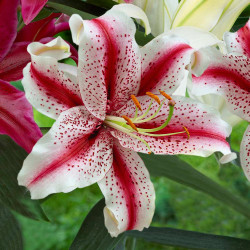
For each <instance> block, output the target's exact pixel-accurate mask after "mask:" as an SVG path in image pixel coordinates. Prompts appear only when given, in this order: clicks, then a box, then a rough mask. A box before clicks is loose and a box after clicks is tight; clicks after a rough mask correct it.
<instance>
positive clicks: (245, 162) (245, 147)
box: [240, 125, 250, 180]
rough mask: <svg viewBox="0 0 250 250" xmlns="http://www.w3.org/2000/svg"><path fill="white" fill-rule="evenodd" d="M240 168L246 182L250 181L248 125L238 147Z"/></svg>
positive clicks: (249, 131)
mask: <svg viewBox="0 0 250 250" xmlns="http://www.w3.org/2000/svg"><path fill="white" fill-rule="evenodd" d="M240 161H241V166H242V168H243V170H244V173H245V175H246V177H247V179H248V180H250V125H249V126H248V127H247V130H246V131H245V134H244V136H243V139H242V142H241V145H240Z"/></svg>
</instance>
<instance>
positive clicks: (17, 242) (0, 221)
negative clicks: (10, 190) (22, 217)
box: [0, 205, 23, 250]
mask: <svg viewBox="0 0 250 250" xmlns="http://www.w3.org/2000/svg"><path fill="white" fill-rule="evenodd" d="M0 249H2V250H13V249H16V250H21V249H23V239H22V232H21V229H20V226H19V224H18V222H17V220H16V219H15V217H14V216H13V215H12V213H11V212H10V210H9V209H8V208H6V207H5V206H3V205H0Z"/></svg>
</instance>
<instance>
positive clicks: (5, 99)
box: [0, 80, 42, 152]
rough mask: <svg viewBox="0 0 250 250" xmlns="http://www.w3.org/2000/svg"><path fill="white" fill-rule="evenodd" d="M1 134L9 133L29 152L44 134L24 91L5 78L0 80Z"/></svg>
mask: <svg viewBox="0 0 250 250" xmlns="http://www.w3.org/2000/svg"><path fill="white" fill-rule="evenodd" d="M0 134H7V135H9V136H10V137H11V138H12V139H13V140H14V141H15V142H16V143H18V144H19V145H20V146H21V147H23V148H24V149H25V150H26V151H27V152H30V151H31V150H32V148H33V146H34V144H35V143H36V142H37V141H38V140H39V139H40V137H41V136H42V133H41V131H40V129H39V128H38V126H37V125H36V123H35V121H34V119H33V110H32V107H31V105H30V104H29V102H28V101H27V99H26V98H25V96H24V93H23V92H21V91H19V90H18V89H16V88H14V87H13V86H11V85H10V84H9V83H8V82H5V81H3V80H0Z"/></svg>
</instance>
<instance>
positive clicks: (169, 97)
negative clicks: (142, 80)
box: [159, 90, 172, 101]
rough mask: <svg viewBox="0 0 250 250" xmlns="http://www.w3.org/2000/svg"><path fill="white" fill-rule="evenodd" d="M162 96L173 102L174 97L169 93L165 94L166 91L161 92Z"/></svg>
mask: <svg viewBox="0 0 250 250" xmlns="http://www.w3.org/2000/svg"><path fill="white" fill-rule="evenodd" d="M159 92H160V94H161V95H162V96H164V97H165V98H167V99H168V100H169V101H170V100H172V97H171V96H170V95H168V94H167V93H165V92H164V91H162V90H159Z"/></svg>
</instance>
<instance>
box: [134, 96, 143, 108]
mask: <svg viewBox="0 0 250 250" xmlns="http://www.w3.org/2000/svg"><path fill="white" fill-rule="evenodd" d="M131 99H132V101H133V102H134V104H135V106H136V107H137V108H138V109H139V110H140V111H142V108H141V104H140V103H139V101H138V100H137V98H136V97H135V96H134V95H131Z"/></svg>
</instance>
